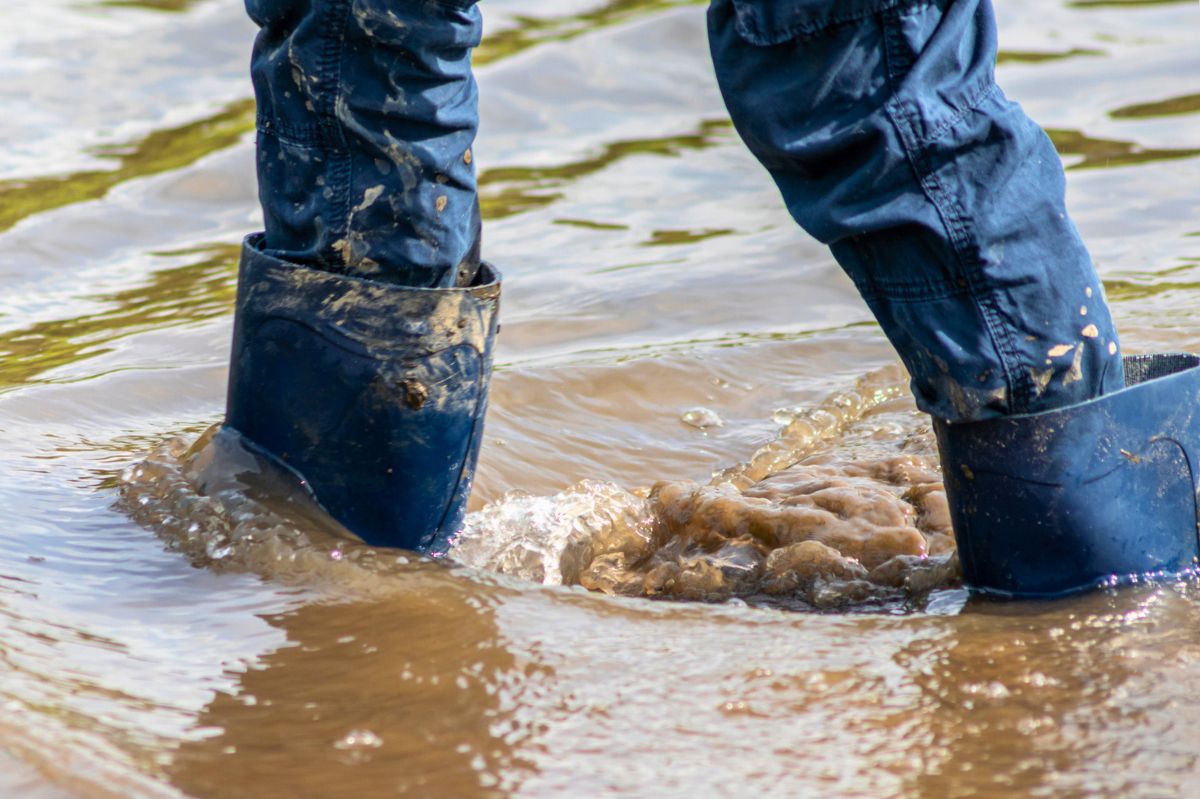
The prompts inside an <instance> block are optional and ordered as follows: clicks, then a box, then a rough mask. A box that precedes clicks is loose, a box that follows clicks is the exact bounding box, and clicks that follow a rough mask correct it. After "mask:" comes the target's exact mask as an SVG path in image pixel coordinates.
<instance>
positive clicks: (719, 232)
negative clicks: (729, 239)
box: [642, 228, 737, 247]
mask: <svg viewBox="0 0 1200 799" xmlns="http://www.w3.org/2000/svg"><path fill="white" fill-rule="evenodd" d="M736 232H737V231H735V230H734V229H733V228H704V229H703V230H655V231H653V232H652V233H651V234H650V240H649V241H644V242H642V246H643V247H669V246H671V245H673V244H693V243H695V242H697V241H704V240H705V239H714V238H716V237H718V236H728V235H730V234H732V233H736Z"/></svg>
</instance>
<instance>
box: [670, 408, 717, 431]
mask: <svg viewBox="0 0 1200 799" xmlns="http://www.w3.org/2000/svg"><path fill="white" fill-rule="evenodd" d="M679 421H681V422H683V423H684V424H686V425H690V426H691V427H694V428H696V429H697V430H707V429H708V428H710V427H722V426H723V425H724V424H725V421H724V420H723V419H721V417H720V416H718V415H717V412H716V411H713V410H709V409H708V408H702V407H697V408H691V409H689V410H686V411H684V412H683V415H682V416H680V417H679Z"/></svg>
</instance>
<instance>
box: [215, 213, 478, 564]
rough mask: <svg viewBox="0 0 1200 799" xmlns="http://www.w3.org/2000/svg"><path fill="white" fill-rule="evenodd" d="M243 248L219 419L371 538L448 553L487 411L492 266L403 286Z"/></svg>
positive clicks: (254, 246)
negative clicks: (459, 280)
mask: <svg viewBox="0 0 1200 799" xmlns="http://www.w3.org/2000/svg"><path fill="white" fill-rule="evenodd" d="M261 246H262V238H261V236H251V237H250V238H248V239H247V240H246V242H245V244H244V246H243V250H242V264H241V273H240V276H239V282H238V298H237V311H236V316H235V319H234V333H233V357H232V362H231V365H230V376H229V401H228V410H227V414H226V420H225V421H226V426H227V427H231V428H233V429H234V430H236V431H237V432H239V433H240V434H241V435H242V436H243V438H244V439H246V440H247V441H248V443H249V444H250V445H251V446H252V447H253V448H255V449H257V450H259V451H261V452H262V453H264V454H267V455H269V456H271V457H272V458H273V459H274V460H276V461H278V462H280V463H282V464H284V465H286V466H287V467H289V468H290V469H291V470H293V471H294V472H296V473H297V474H298V475H299V476H300V477H301V478H302V479H303V480H304V481H305V482H306V484H307V487H308V489H309V490H310V491H311V493H312V494H313V495H314V497H315V498H316V500H317V501H318V502H319V503H320V504H321V505H322V507H324V508H325V510H327V511H328V512H329V513H330V515H332V516H333V517H334V518H335V519H337V520H338V521H339V522H341V523H342V524H343V525H344V526H345V527H346V528H347V529H349V530H350V531H351V532H352V533H354V534H355V535H357V536H359V537H360V538H362V539H363V540H364V541H366V542H367V543H369V544H372V545H378V546H395V547H403V548H405V549H412V550H417V551H421V552H430V551H433V552H438V551H443V550H444V549H445V547H446V545H447V542H448V539H449V537H450V536H452V535H453V534H454V533H456V532H457V531H458V530H459V529H460V527H461V524H462V519H463V516H464V513H465V511H466V503H467V497H468V495H469V494H470V489H471V481H472V477H473V474H474V470H475V462H476V459H477V457H478V454H479V444H480V440H481V438H482V433H483V417H484V413H485V412H486V409H487V396H488V381H489V377H490V375H491V367H492V344H493V341H494V339H495V334H496V330H497V311H498V306H499V298H500V276H499V274H498V273H497V271H496V270H495V269H494V268H493V267H491V266H490V265H488V264H486V263H484V264H482V265H481V266H480V268H479V271H478V274H476V275H475V276H474V281H473V282H472V284H471V285H469V286H466V287H463V288H445V289H428V288H409V287H406V286H399V285H396V284H391V283H384V282H376V281H372V280H366V279H362V278H357V277H350V276H346V275H339V274H334V273H331V272H326V271H321V270H317V269H311V268H308V267H304V266H298V265H295V264H291V263H287V262H285V261H282V260H280V259H278V258H275V257H272V256H270V255H267V254H266V253H264V252H263V251H262V249H261Z"/></svg>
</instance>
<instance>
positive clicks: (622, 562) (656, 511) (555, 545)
mask: <svg viewBox="0 0 1200 799" xmlns="http://www.w3.org/2000/svg"><path fill="white" fill-rule="evenodd" d="M903 386H904V383H903V374H902V373H901V371H900V370H899V369H897V368H891V369H884V370H880V371H877V372H873V373H871V374H869V375H867V376H865V377H863V378H862V379H860V380H859V381H858V383H857V384H856V385H855V386H854V387H853V388H852V389H850V390H848V391H845V392H841V393H838V394H836V395H834V396H832V397H830V398H828V399H827V400H826V401H824V402H822V403H821V404H820V405H818V406H817V407H814V408H810V409H804V410H798V411H793V412H788V413H787V414H785V415H784V416H783V418H780V419H779V421H781V422H782V423H783V428H782V430H781V433H780V435H779V436H778V437H777V438H776V439H775V440H773V441H772V442H770V443H769V444H767V445H765V446H764V447H762V448H761V449H759V450H758V451H757V452H755V453H754V455H753V456H752V457H751V458H750V459H749V460H748V461H746V462H745V463H741V464H737V465H735V466H732V467H730V468H728V469H725V470H723V471H721V472H719V473H717V474H716V475H714V476H713V478H712V479H711V480H710V481H709V482H708V483H705V484H700V483H691V482H680V481H674V482H660V483H658V484H656V485H654V486H652V487H649V488H642V489H627V488H623V487H621V486H618V485H615V484H613V483H607V482H599V481H593V480H585V481H583V482H581V483H578V484H577V485H575V486H572V487H570V488H568V489H566V490H564V491H562V492H560V493H558V494H556V495H554V496H530V495H528V494H522V493H512V494H509V495H506V496H505V497H503V498H502V499H500V500H499V501H497V502H494V503H492V504H490V505H488V506H487V507H485V508H483V509H482V510H480V511H477V512H475V513H472V514H470V515H469V516H468V518H467V522H466V525H465V527H464V529H463V530H462V531H461V532H460V533H459V534H458V536H456V538H455V539H454V542H453V544H452V546H451V548H450V551H449V553H448V558H449V560H450V561H452V562H457V563H460V564H463V565H465V566H469V567H473V568H475V569H478V570H482V571H485V572H493V573H500V574H504V575H508V576H510V577H515V578H519V579H522V580H527V581H532V582H537V583H543V584H549V585H580V586H583V587H585V588H587V589H589V590H592V591H598V592H602V593H605V594H611V595H620V596H632V597H648V598H649V597H653V598H665V599H675V600H690V601H707V602H719V601H728V600H735V599H737V600H742V601H746V602H750V603H753V604H765V605H772V606H781V607H794V608H797V609H804V608H818V609H829V608H844V607H862V606H867V605H878V604H879V603H894V602H895V601H897V600H902V601H906V602H911V601H918V602H919V601H920V600H921V599H922V598H924V597H925V596H927V595H928V594H929V592H931V591H932V590H934V589H937V588H943V587H951V586H954V585H957V583H958V581H959V568H958V561H957V557H956V555H955V550H954V543H953V541H954V539H953V536H952V533H951V529H950V519H949V513H948V508H947V505H946V496H945V491H944V489H943V486H942V482H941V476H940V473H939V467H938V461H937V453H936V447H935V445H934V440H933V435H932V432H931V429H930V425H929V422H928V419H927V417H925V416H924V415H923V414H921V413H919V412H918V411H917V410H916V409H915V407H914V406H913V404H912V400H911V398H910V397H909V396H908V394H907V392H906V390H905V389H904V387H903ZM118 504H119V506H120V507H121V508H122V509H123V510H124V511H125V512H126V513H128V514H129V515H130V516H132V517H133V518H134V519H135V520H136V521H138V522H139V523H141V524H144V525H146V526H148V527H150V528H152V529H154V530H156V531H158V532H159V534H160V535H161V536H162V537H163V538H164V540H166V541H167V543H168V545H169V546H171V547H172V548H175V549H178V550H180V551H183V552H184V553H185V554H187V555H188V556H189V557H190V558H192V559H193V560H194V561H196V562H198V563H202V564H204V565H207V566H211V567H214V568H236V569H247V570H252V571H256V572H259V573H262V574H264V575H265V576H269V577H272V578H275V579H285V580H292V581H297V582H302V583H304V582H307V583H313V582H318V581H321V580H322V579H332V580H335V581H336V582H338V583H339V584H344V583H345V582H346V581H347V580H350V581H352V582H353V583H355V584H357V586H358V587H360V588H363V589H365V590H367V591H371V592H373V591H378V590H385V591H386V582H387V581H385V580H380V579H379V578H380V577H382V576H383V575H384V574H387V573H394V572H397V571H404V572H411V571H412V570H413V569H421V568H428V567H431V566H435V565H436V564H435V563H434V562H433V561H430V560H429V559H423V558H422V559H418V558H414V557H410V556H409V555H407V554H405V553H401V552H398V551H395V550H387V549H375V548H372V547H369V546H367V545H365V544H363V543H361V542H359V541H357V540H355V539H354V538H353V537H352V536H351V535H350V534H349V533H347V532H346V531H345V529H344V528H342V527H340V525H338V524H337V523H336V522H335V521H333V520H332V519H330V518H329V517H328V516H327V515H326V514H325V513H324V512H323V511H322V510H321V509H320V507H319V506H317V505H316V503H314V502H313V501H312V500H311V499H310V498H309V497H308V495H307V494H306V493H305V491H304V490H303V489H302V487H301V486H300V485H299V484H298V483H297V482H296V480H295V479H294V477H293V476H292V475H291V474H289V473H286V472H285V471H284V470H281V469H278V468H276V467H273V466H272V465H271V464H270V462H268V461H267V460H265V459H263V458H262V457H261V456H259V455H256V454H255V453H253V452H252V451H250V450H248V449H246V448H245V447H243V446H242V445H241V443H240V441H239V440H238V438H237V436H236V434H233V433H230V432H228V431H221V430H220V428H213V429H212V430H210V431H209V432H207V433H206V434H204V435H203V436H201V438H200V439H199V440H197V441H196V442H194V443H189V442H187V441H186V440H183V439H172V440H170V441H167V442H165V443H164V444H162V445H161V446H160V447H158V448H157V449H156V450H155V451H154V452H152V453H151V454H150V456H149V457H147V458H146V459H144V460H143V461H141V462H140V463H137V464H135V465H133V466H131V467H129V468H128V469H126V470H125V472H124V473H123V475H122V479H121V486H120V500H119V501H118Z"/></svg>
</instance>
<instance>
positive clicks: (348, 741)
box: [333, 729, 383, 751]
mask: <svg viewBox="0 0 1200 799" xmlns="http://www.w3.org/2000/svg"><path fill="white" fill-rule="evenodd" d="M381 746H383V739H382V738H380V737H379V736H378V735H376V734H375V733H373V732H372V731H371V730H366V729H363V730H351V731H350V732H348V733H346V734H345V735H343V736H342V737H341V738H340V739H338V741H337V742H335V743H334V745H333V748H334V749H340V750H342V751H352V750H355V749H378V748H379V747H381Z"/></svg>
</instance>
